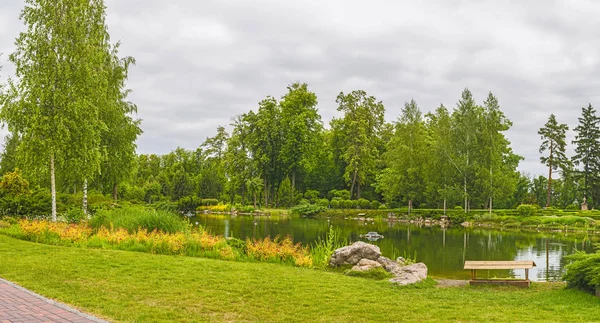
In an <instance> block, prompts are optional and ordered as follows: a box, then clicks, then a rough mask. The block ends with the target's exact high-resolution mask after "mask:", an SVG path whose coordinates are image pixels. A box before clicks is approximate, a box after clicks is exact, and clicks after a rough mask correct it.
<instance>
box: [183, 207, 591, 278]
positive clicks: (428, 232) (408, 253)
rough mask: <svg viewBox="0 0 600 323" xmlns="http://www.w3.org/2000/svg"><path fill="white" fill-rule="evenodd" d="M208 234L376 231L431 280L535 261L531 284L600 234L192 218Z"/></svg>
mask: <svg viewBox="0 0 600 323" xmlns="http://www.w3.org/2000/svg"><path fill="white" fill-rule="evenodd" d="M194 221H198V222H199V223H200V225H202V226H203V227H204V228H206V229H207V230H208V231H210V232H212V233H214V234H219V235H225V236H228V237H236V238H240V239H246V238H249V237H254V238H263V237H266V236H271V237H274V236H277V235H280V236H286V235H290V236H291V237H292V238H293V239H294V241H296V242H301V243H303V244H310V243H312V242H313V241H315V240H316V239H317V237H319V236H321V237H324V236H325V233H326V232H327V231H328V229H329V225H332V226H333V227H335V228H338V229H340V230H341V231H342V237H345V238H347V239H348V240H349V241H351V242H354V241H358V240H363V241H367V240H366V239H361V237H360V235H361V234H366V233H367V232H369V231H373V232H378V233H379V234H382V235H383V236H385V238H384V239H379V240H377V241H372V242H371V243H373V244H375V245H378V246H379V247H380V248H381V251H382V253H383V254H384V255H385V256H387V257H389V258H392V259H395V258H396V257H399V256H402V257H411V258H413V257H415V256H416V258H417V260H418V261H423V262H425V264H427V266H428V267H429V273H430V275H432V276H437V277H446V278H454V279H468V278H469V272H468V271H467V270H463V264H464V261H465V260H533V261H534V262H535V263H536V265H537V267H534V268H533V269H531V270H530V278H531V279H532V280H535V281H555V280H560V279H561V276H562V275H563V273H564V266H565V262H564V260H563V257H564V256H565V255H568V254H571V253H573V252H574V250H585V251H588V252H590V251H592V249H593V243H597V242H600V237H599V236H587V235H585V234H573V233H569V234H564V233H551V232H539V233H536V232H533V233H531V232H527V233H523V232H507V231H501V230H490V229H481V228H463V227H460V226H453V227H450V228H441V227H419V226H415V225H407V224H402V223H390V222H385V221H382V222H374V223H365V222H360V221H353V220H337V219H331V220H329V221H328V220H327V219H323V220H317V219H306V218H278V217H274V216H273V217H249V216H237V217H236V216H219V217H213V216H211V215H201V216H200V217H197V218H194V219H192V222H194ZM486 275H487V277H506V276H514V277H524V271H523V270H516V271H510V270H505V271H502V270H494V271H487V272H486V271H483V270H482V271H481V272H479V271H478V276H480V277H482V278H484V277H486Z"/></svg>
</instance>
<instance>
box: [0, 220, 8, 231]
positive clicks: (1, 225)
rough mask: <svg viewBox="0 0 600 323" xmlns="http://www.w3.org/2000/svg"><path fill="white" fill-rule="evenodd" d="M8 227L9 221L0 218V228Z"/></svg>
mask: <svg viewBox="0 0 600 323" xmlns="http://www.w3.org/2000/svg"><path fill="white" fill-rule="evenodd" d="M8 227H10V223H8V221H4V220H0V229H4V228H8Z"/></svg>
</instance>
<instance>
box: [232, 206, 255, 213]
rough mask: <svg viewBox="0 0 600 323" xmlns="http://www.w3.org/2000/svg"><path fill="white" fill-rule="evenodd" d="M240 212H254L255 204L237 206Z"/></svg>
mask: <svg viewBox="0 0 600 323" xmlns="http://www.w3.org/2000/svg"><path fill="white" fill-rule="evenodd" d="M235 209H236V210H237V211H238V212H240V213H252V212H254V207H253V206H237V207H236V208H235Z"/></svg>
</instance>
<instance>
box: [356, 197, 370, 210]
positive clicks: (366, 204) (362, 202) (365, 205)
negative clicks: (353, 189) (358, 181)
mask: <svg viewBox="0 0 600 323" xmlns="http://www.w3.org/2000/svg"><path fill="white" fill-rule="evenodd" d="M357 203H358V207H359V208H361V209H369V208H371V202H369V200H367V199H363V198H360V199H358V201H357Z"/></svg>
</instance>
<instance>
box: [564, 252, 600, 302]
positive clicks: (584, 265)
mask: <svg viewBox="0 0 600 323" xmlns="http://www.w3.org/2000/svg"><path fill="white" fill-rule="evenodd" d="M599 247H600V246H599ZM565 258H566V259H567V260H571V261H573V262H572V263H570V264H568V265H567V266H566V269H567V272H566V274H565V275H564V277H563V279H564V280H566V281H567V286H568V287H569V288H577V289H580V290H583V291H585V292H588V293H591V294H594V293H597V292H600V251H597V252H596V253H591V254H586V253H584V252H577V253H575V254H572V255H569V256H566V257H565Z"/></svg>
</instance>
